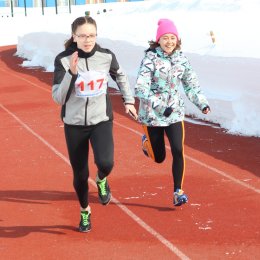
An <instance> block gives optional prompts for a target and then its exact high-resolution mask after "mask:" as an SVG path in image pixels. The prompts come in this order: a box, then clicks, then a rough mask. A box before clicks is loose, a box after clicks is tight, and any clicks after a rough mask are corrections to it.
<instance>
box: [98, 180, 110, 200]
mask: <svg viewBox="0 0 260 260" xmlns="http://www.w3.org/2000/svg"><path fill="white" fill-rule="evenodd" d="M96 183H97V188H98V199H99V202H100V203H101V204H103V205H107V204H108V203H109V202H110V200H111V192H110V188H109V185H108V182H107V178H104V179H103V180H101V181H100V180H98V178H97V179H96Z"/></svg>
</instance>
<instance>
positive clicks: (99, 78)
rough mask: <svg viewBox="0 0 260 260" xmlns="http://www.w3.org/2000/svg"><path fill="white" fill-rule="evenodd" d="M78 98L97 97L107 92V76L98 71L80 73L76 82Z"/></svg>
mask: <svg viewBox="0 0 260 260" xmlns="http://www.w3.org/2000/svg"><path fill="white" fill-rule="evenodd" d="M75 91H76V96H77V97H95V96H99V95H101V94H105V93H106V92H107V74H106V73H104V72H98V71H86V72H84V73H79V75H78V78H77V80H76V82H75Z"/></svg>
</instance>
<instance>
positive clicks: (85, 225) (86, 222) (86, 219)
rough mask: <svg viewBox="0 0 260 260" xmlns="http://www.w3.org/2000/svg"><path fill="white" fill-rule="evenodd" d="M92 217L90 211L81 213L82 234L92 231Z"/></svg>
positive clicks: (80, 227)
mask: <svg viewBox="0 0 260 260" xmlns="http://www.w3.org/2000/svg"><path fill="white" fill-rule="evenodd" d="M90 215H91V213H90V212H89V211H81V212H80V223H79V231H80V232H89V231H90V230H91V222H90Z"/></svg>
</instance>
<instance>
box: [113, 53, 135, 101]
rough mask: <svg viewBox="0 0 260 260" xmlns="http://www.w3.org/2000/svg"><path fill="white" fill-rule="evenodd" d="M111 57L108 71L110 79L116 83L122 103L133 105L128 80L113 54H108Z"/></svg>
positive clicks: (133, 99)
mask: <svg viewBox="0 0 260 260" xmlns="http://www.w3.org/2000/svg"><path fill="white" fill-rule="evenodd" d="M110 53H111V55H112V61H111V66H110V70H109V74H110V76H111V78H112V79H113V80H114V81H115V82H116V84H117V86H118V88H119V90H120V92H121V94H122V96H123V100H124V103H128V104H134V103H135V98H134V96H133V94H132V91H131V88H130V84H129V80H128V77H127V75H126V74H125V72H124V71H123V70H122V68H121V67H120V65H119V63H118V61H117V59H116V56H115V54H114V53H112V52H110Z"/></svg>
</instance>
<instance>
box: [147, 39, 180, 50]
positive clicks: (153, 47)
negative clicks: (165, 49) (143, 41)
mask: <svg viewBox="0 0 260 260" xmlns="http://www.w3.org/2000/svg"><path fill="white" fill-rule="evenodd" d="M148 43H149V45H150V47H149V48H148V49H147V50H145V52H147V51H149V50H154V49H155V48H157V47H159V46H160V44H159V43H158V42H155V41H153V40H152V41H149V42H148ZM180 49H181V39H179V40H178V42H177V44H176V47H175V49H174V50H173V51H176V50H180Z"/></svg>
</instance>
